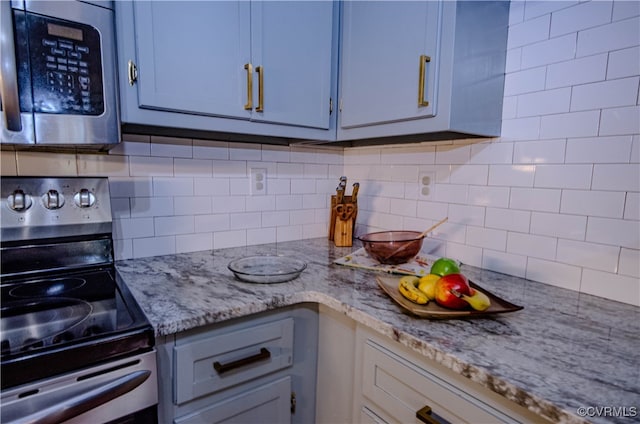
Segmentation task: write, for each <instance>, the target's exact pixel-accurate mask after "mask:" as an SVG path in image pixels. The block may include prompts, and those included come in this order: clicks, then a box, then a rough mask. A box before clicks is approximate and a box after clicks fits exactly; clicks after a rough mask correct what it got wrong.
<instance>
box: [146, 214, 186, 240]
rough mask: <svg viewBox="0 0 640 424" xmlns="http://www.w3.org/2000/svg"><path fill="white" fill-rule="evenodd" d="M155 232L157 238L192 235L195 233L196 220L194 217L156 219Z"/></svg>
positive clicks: (163, 217) (162, 217)
mask: <svg viewBox="0 0 640 424" xmlns="http://www.w3.org/2000/svg"><path fill="white" fill-rule="evenodd" d="M154 231H155V235H156V236H169V235H175V234H191V233H193V232H194V218H193V216H192V215H186V216H161V217H156V218H154Z"/></svg>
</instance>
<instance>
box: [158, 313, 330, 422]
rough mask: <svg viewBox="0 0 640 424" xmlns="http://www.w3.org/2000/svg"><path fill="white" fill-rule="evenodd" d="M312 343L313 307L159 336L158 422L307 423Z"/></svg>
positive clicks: (313, 365)
mask: <svg viewBox="0 0 640 424" xmlns="http://www.w3.org/2000/svg"><path fill="white" fill-rule="evenodd" d="M317 343H318V312H317V306H316V305H312V304H303V305H298V306H296V307H289V308H283V309H279V310H277V311H272V312H265V313H260V314H256V315H253V316H249V317H245V318H239V319H234V320H229V321H226V322H223V323H219V324H214V325H210V326H205V327H201V328H197V329H194V330H190V331H186V332H183V333H178V334H176V335H174V336H170V337H166V338H165V339H164V341H163V342H162V343H159V346H158V351H159V354H158V368H159V378H158V380H159V390H160V395H159V397H160V402H159V408H158V409H159V422H161V423H170V422H173V423H176V424H187V423H188V424H195V423H228V422H236V423H237V422H269V423H300V424H302V423H309V422H313V421H314V417H315V388H316V367H317V351H318V345H317Z"/></svg>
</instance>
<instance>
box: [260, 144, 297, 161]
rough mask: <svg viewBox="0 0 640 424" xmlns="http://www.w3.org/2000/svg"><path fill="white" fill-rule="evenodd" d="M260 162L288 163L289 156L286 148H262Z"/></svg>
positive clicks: (267, 146)
mask: <svg viewBox="0 0 640 424" xmlns="http://www.w3.org/2000/svg"><path fill="white" fill-rule="evenodd" d="M262 160H263V161H265V162H289V161H290V160H291V154H290V152H289V147H287V146H269V145H266V144H265V145H263V146H262Z"/></svg>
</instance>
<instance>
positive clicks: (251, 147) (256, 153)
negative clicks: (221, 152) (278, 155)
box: [229, 143, 262, 161]
mask: <svg viewBox="0 0 640 424" xmlns="http://www.w3.org/2000/svg"><path fill="white" fill-rule="evenodd" d="M229 159H230V160H255V161H259V160H262V147H261V146H260V145H259V144H248V143H229Z"/></svg>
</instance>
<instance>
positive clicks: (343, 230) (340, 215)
mask: <svg viewBox="0 0 640 424" xmlns="http://www.w3.org/2000/svg"><path fill="white" fill-rule="evenodd" d="M357 215H358V204H357V203H353V202H351V196H344V197H343V198H342V203H338V199H337V197H336V195H332V196H331V216H330V218H329V240H333V243H334V244H335V245H336V246H338V247H348V246H353V227H354V226H355V222H356V216H357Z"/></svg>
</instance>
